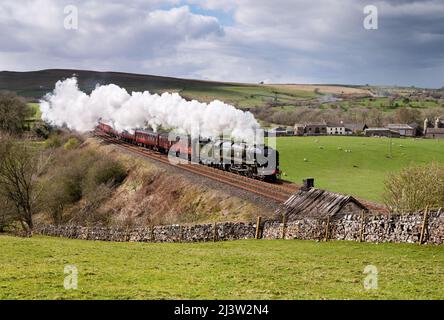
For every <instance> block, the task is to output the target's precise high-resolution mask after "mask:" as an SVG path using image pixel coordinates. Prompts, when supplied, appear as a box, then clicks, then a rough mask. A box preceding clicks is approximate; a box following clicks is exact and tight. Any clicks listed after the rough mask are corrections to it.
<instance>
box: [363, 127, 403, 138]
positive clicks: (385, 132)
mask: <svg viewBox="0 0 444 320" xmlns="http://www.w3.org/2000/svg"><path fill="white" fill-rule="evenodd" d="M364 134H365V136H367V137H390V138H399V137H401V135H400V134H399V132H398V131H394V130H390V129H389V128H368V129H365V131H364Z"/></svg>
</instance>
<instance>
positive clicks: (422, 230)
mask: <svg viewBox="0 0 444 320" xmlns="http://www.w3.org/2000/svg"><path fill="white" fill-rule="evenodd" d="M428 213H429V206H426V208H425V210H424V218H423V220H422V226H421V234H420V235H419V244H420V245H421V244H423V242H424V235H425V231H426V227H427V215H428Z"/></svg>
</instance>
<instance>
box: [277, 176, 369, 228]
mask: <svg viewBox="0 0 444 320" xmlns="http://www.w3.org/2000/svg"><path fill="white" fill-rule="evenodd" d="M362 211H365V212H368V208H367V207H366V206H365V205H364V204H362V203H361V202H359V201H358V200H356V199H355V198H353V197H352V196H347V195H342V194H338V193H334V192H330V191H326V190H321V189H316V188H314V187H313V180H310V179H308V180H304V186H303V187H302V188H301V189H300V190H299V191H297V192H296V193H295V194H293V195H292V196H291V197H290V198H288V200H287V201H286V202H285V203H284V204H282V205H281V206H280V207H279V208H278V209H277V210H276V218H277V219H279V220H282V219H283V217H284V215H285V217H286V220H287V221H288V222H290V221H293V220H297V219H301V218H304V217H319V218H326V217H327V216H330V217H332V216H336V215H348V214H361V212H362Z"/></svg>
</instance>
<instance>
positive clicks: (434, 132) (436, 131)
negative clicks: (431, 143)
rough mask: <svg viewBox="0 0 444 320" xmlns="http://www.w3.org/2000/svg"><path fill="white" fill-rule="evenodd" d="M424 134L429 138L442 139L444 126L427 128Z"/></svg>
mask: <svg viewBox="0 0 444 320" xmlns="http://www.w3.org/2000/svg"><path fill="white" fill-rule="evenodd" d="M425 136H426V138H430V139H444V128H427V129H426V134H425Z"/></svg>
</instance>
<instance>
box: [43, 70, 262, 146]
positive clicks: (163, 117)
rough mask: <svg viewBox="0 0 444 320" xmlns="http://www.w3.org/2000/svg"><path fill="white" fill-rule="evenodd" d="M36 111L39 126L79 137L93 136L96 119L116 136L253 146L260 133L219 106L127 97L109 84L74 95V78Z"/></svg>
mask: <svg viewBox="0 0 444 320" xmlns="http://www.w3.org/2000/svg"><path fill="white" fill-rule="evenodd" d="M40 109H41V112H42V119H43V120H45V121H47V122H49V123H51V124H53V125H57V126H63V125H66V126H67V127H68V128H70V129H73V130H77V131H81V132H84V131H89V130H92V129H93V128H94V127H95V126H96V124H97V122H98V120H99V119H101V120H102V121H104V122H106V123H110V124H113V125H114V127H115V129H117V130H128V131H131V130H132V129H134V128H142V127H146V126H149V127H151V128H153V129H154V130H156V129H157V128H158V127H159V126H162V127H163V128H167V129H176V130H179V131H181V132H184V133H187V134H191V133H193V134H196V133H197V132H199V133H200V135H201V136H203V137H209V138H211V137H217V136H220V135H221V134H222V133H224V134H225V135H230V136H231V137H233V138H235V139H242V140H245V141H252V139H253V137H254V131H255V130H256V129H258V128H259V124H258V122H257V121H256V119H255V118H254V116H253V115H252V114H251V113H250V112H244V111H242V110H239V109H236V108H235V107H233V106H232V105H228V104H225V103H223V102H221V101H218V100H215V101H213V102H211V103H208V104H207V103H201V102H198V101H195V100H193V101H186V100H185V99H183V98H182V97H181V96H180V95H179V94H177V93H163V94H162V95H158V94H151V93H149V92H148V91H145V92H132V94H129V93H128V92H127V91H126V90H125V89H123V88H120V87H119V86H116V85H114V84H110V85H104V86H97V87H96V88H95V89H94V90H93V91H92V92H91V94H90V95H88V94H86V93H84V92H82V91H80V90H79V87H78V85H77V79H76V78H70V79H67V80H64V81H58V82H57V83H56V86H55V89H54V91H53V92H52V93H50V94H48V95H46V96H45V98H44V99H43V100H42V101H40ZM196 130H197V131H196Z"/></svg>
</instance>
